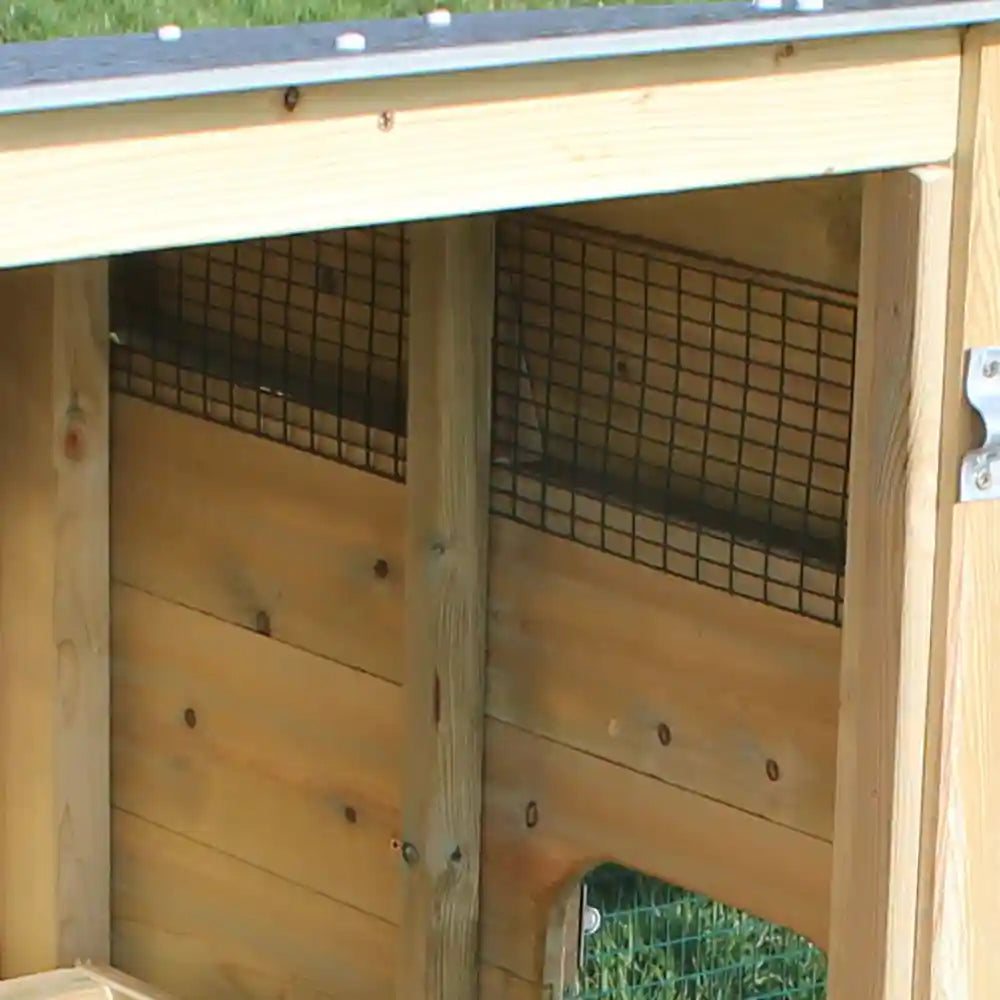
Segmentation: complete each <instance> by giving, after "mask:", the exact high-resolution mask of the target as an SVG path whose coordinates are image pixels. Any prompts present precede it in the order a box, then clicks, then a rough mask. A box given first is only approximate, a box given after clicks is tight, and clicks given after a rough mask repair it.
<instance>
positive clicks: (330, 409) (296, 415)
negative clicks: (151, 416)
mask: <svg viewBox="0 0 1000 1000" xmlns="http://www.w3.org/2000/svg"><path fill="white" fill-rule="evenodd" d="M407 273H408V269H407V258H406V243H405V240H404V238H403V233H402V230H401V229H400V228H398V227H382V228H375V229H356V230H339V231H336V232H329V233H319V234H315V235H309V236H293V237H286V238H279V239H262V240H250V241H245V242H238V243H229V244H224V245H215V246H208V247H192V248H184V249H177V250H169V251H163V252H158V253H155V254H144V255H132V256H128V257H122V258H118V259H116V260H115V261H114V263H113V269H112V291H111V299H112V301H111V311H112V328H113V332H112V341H113V344H112V384H113V386H114V387H115V388H117V389H120V390H122V391H124V392H126V393H129V394H131V395H136V396H140V397H142V398H146V399H151V400H153V401H155V402H158V403H161V404H165V405H168V406H173V407H175V408H177V409H180V410H185V411H187V412H189V413H193V414H196V415H198V416H200V417H203V418H205V419H208V420H213V421H219V422H221V423H225V424H229V425H230V426H233V427H237V428H240V429H242V430H245V431H250V432H253V433H256V434H259V435H261V436H264V437H269V438H272V439H275V440H277V441H281V442H283V443H285V444H289V445H293V446H295V447H299V448H303V449H305V450H308V451H312V452H315V453H317V454H320V455H324V456H326V457H329V458H333V459H336V460H339V461H342V462H346V463H348V464H351V465H355V466H358V467H360V468H363V469H367V470H368V471H371V472H375V473H378V474H381V475H384V476H389V477H391V478H394V479H400V480H401V479H403V478H404V477H405V457H406V456H405V417H406V389H405V378H404V373H405V365H406V343H407V336H406V309H405V304H406V301H407V291H408V290H407Z"/></svg>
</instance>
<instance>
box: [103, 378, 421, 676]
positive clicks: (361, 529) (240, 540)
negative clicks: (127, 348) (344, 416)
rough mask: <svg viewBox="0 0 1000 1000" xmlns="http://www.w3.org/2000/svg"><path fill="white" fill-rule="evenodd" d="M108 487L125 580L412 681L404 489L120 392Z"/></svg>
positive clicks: (114, 550) (115, 562)
mask: <svg viewBox="0 0 1000 1000" xmlns="http://www.w3.org/2000/svg"><path fill="white" fill-rule="evenodd" d="M111 492H112V518H111V521H112V524H111V532H112V544H111V572H112V576H113V577H114V578H115V579H116V580H120V581H122V582H125V583H129V584H131V585H133V586H135V587H138V588H139V589H141V590H146V591H149V592H150V593H155V594H160V595H162V596H164V597H168V598H170V599H171V600H174V601H177V602H179V603H181V604H185V605H188V606H190V607H195V608H199V609H200V610H202V611H207V612H208V613H210V614H213V615H217V616H218V617H220V618H224V619H226V620H227V621H232V622H235V623H237V624H239V625H244V626H246V627H248V628H258V627H264V630H265V631H267V630H269V631H270V633H271V634H272V635H273V636H275V637H276V638H279V639H281V640H282V641H285V642H288V643H290V644H291V645H295V646H301V647H303V648H305V649H311V650H313V651H314V652H319V653H322V654H323V655H325V656H329V657H331V658H332V659H335V660H339V661H340V662H341V663H347V664H350V665H352V666H360V667H363V668H364V669H365V670H369V671H371V672H373V673H377V674H379V675H380V676H384V677H388V678H391V679H394V680H399V679H400V678H401V677H402V649H403V645H402V644H403V598H402V593H403V494H402V488H401V487H399V486H397V485H395V484H393V483H391V482H388V481H386V480H384V479H381V478H379V477H377V476H374V475H368V474H365V473H363V472H360V471H356V470H354V469H351V468H348V467H346V466H343V465H340V464H335V463H333V462H331V461H328V460H325V459H323V458H320V457H318V456H314V455H308V454H305V453H303V452H300V451H297V450H295V449H293V448H288V447H282V446H279V445H277V444H273V443H271V442H266V441H261V440H258V439H256V438H254V437H251V436H250V435H248V434H244V433H239V432H234V431H232V430H231V429H229V428H226V427H222V426H219V425H216V424H213V423H210V422H208V421H203V420H196V419H194V418H193V417H190V416H184V415H181V414H178V413H175V412H171V411H170V410H168V409H166V408H164V407H160V406H153V405H150V404H148V403H145V402H142V401H139V400H136V399H130V398H127V397H123V396H121V395H120V394H116V395H115V396H114V398H113V402H112V468H111ZM303 529H305V530H303ZM380 560H383V561H384V563H385V566H384V575H383V573H382V569H383V567H381V565H380V564H379V561H380ZM377 564H378V566H377Z"/></svg>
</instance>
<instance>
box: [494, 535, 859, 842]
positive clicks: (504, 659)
mask: <svg viewBox="0 0 1000 1000" xmlns="http://www.w3.org/2000/svg"><path fill="white" fill-rule="evenodd" d="M492 538H493V549H492V553H493V554H492V560H493V569H492V573H491V586H490V595H491V596H490V607H491V616H490V666H489V680H490V685H489V711H490V714H491V715H494V716H496V717H497V718H499V719H502V720H505V721H507V722H511V723H513V724H515V725H518V726H520V727H522V728H524V729H529V730H531V731H532V732H535V733H539V734H541V735H544V736H547V737H549V738H551V739H555V740H558V741H559V742H561V743H566V744H568V745H570V746H575V747H579V748H580V749H582V750H586V751H587V752H589V753H593V754H596V755H598V756H601V757H605V758H607V759H609V760H615V761H620V762H621V763H623V764H626V765H627V766H628V767H630V768H632V769H634V770H637V771H643V772H646V773H648V774H651V775H655V776H656V777H658V778H661V779H663V780H665V781H669V782H671V783H673V784H676V785H679V786H682V787H685V788H689V789H692V790H694V791H697V792H700V793H701V794H703V795H707V796H709V797H710V798H715V799H719V800H720V801H723V802H728V803H730V804H732V805H735V806H738V807H740V808H743V809H747V810H748V811H750V812H756V813H759V814H761V815H763V816H767V817H768V818H769V819H773V820H775V821H776V822H780V823H784V824H787V825H789V826H792V827H795V828H797V829H800V830H803V831H805V832H807V833H812V834H815V835H816V836H819V837H822V838H825V839H829V838H830V836H831V831H832V828H833V788H834V763H835V756H836V741H837V719H836V712H837V675H838V670H837V663H838V658H839V655H840V635H839V631H838V630H837V629H836V628H835V627H833V626H832V625H824V624H821V623H818V622H813V621H809V620H808V619H805V618H802V617H799V616H794V615H790V614H788V613H787V612H784V611H779V610H777V609H775V608H769V607H766V606H764V605H761V604H757V603H756V602H753V601H746V600H742V599H740V598H736V597H732V596H730V595H729V594H725V593H722V592H720V591H716V590H713V589H711V588H708V587H703V586H699V585H698V584H694V583H690V582H688V581H687V580H680V579H677V578H676V577H672V576H667V575H666V574H663V573H660V572H656V571H654V570H651V569H647V568H646V567H640V566H636V565H634V564H632V563H629V562H627V561H625V560H624V559H616V558H613V557H609V556H607V555H605V554H603V553H601V552H597V551H595V550H593V549H588V548H585V547H584V546H582V545H579V544H577V543H575V542H571V541H567V540H564V539H559V538H552V537H548V536H545V535H542V534H540V533H539V532H536V531H533V530H531V529H529V528H525V527H523V526H521V525H518V524H513V523H511V522H510V521H506V520H502V519H500V518H497V519H496V521H495V522H494V525H493V529H492ZM769 761H773V762H774V764H776V765H777V768H778V780H776V781H775V780H772V779H771V777H769V774H768V762H769Z"/></svg>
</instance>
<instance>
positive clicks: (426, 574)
mask: <svg viewBox="0 0 1000 1000" xmlns="http://www.w3.org/2000/svg"><path fill="white" fill-rule="evenodd" d="M410 261H411V264H410V321H409V322H410V327H409V329H410V336H409V388H408V397H409V417H408V432H407V433H408V437H407V496H408V505H407V517H408V524H407V532H408V542H407V565H406V605H407V607H406V622H407V624H406V638H407V652H406V658H407V660H406V676H405V684H406V726H407V735H406V767H405V782H406V783H405V787H404V792H403V797H404V816H403V824H404V825H403V837H404V843H403V846H402V854H403V863H404V865H405V886H404V902H403V915H402V926H401V928H400V944H401V948H400V956H399V962H398V977H399V979H398V988H397V994H396V995H397V997H398V1000H431V998H433V1000H473V998H475V997H477V996H478V954H479V851H480V828H481V812H482V768H483V722H484V710H485V665H486V616H487V595H486V587H487V561H488V529H489V509H488V500H489V467H490V412H491V411H490V397H491V391H490V375H491V359H492V352H491V341H492V334H493V313H494V292H493V289H494V224H493V220H492V219H490V218H484V217H472V218H460V219H450V220H446V221H440V222H437V221H436V222H427V223H422V224H420V225H418V226H415V227H414V228H413V230H412V236H411V242H410Z"/></svg>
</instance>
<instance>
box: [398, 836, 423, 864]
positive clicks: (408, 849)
mask: <svg viewBox="0 0 1000 1000" xmlns="http://www.w3.org/2000/svg"><path fill="white" fill-rule="evenodd" d="M400 853H401V854H402V855H403V860H404V861H405V862H406V863H407V864H408V865H415V864H416V863H417V862H418V861H419V860H420V852H419V851H418V850H417V847H416V845H415V844H411V843H410V842H409V841H406V842H405V843H404V844H403V846H402V847H401V848H400Z"/></svg>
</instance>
